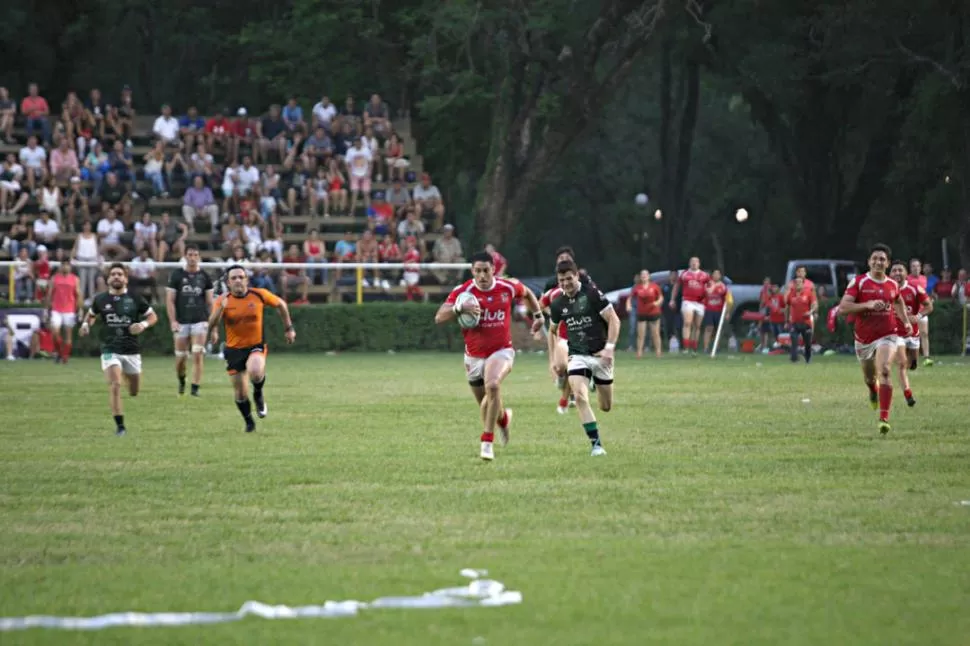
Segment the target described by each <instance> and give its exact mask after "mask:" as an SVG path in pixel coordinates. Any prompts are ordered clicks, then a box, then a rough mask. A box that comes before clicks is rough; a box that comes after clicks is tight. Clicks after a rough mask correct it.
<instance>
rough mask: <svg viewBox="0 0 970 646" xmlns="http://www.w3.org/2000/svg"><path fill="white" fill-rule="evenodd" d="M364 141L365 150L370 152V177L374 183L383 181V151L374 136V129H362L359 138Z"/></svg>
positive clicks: (368, 127)
mask: <svg viewBox="0 0 970 646" xmlns="http://www.w3.org/2000/svg"><path fill="white" fill-rule="evenodd" d="M361 138H362V139H363V140H364V145H365V146H366V147H367V150H369V151H370V155H371V161H372V163H371V169H372V170H371V177H372V178H374V181H376V182H382V181H384V175H383V170H384V158H383V152H384V151H383V150H382V149H381V145H380V143H378V141H377V137H375V136H374V129H373V128H371V127H370V126H367V127H366V128H364V134H363V136H362V137H361Z"/></svg>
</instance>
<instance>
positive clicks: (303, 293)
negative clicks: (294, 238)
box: [280, 244, 310, 305]
mask: <svg viewBox="0 0 970 646" xmlns="http://www.w3.org/2000/svg"><path fill="white" fill-rule="evenodd" d="M283 262H284V263H287V264H296V263H302V262H303V256H301V255H300V247H298V246H297V245H295V244H292V245H290V248H289V249H287V250H286V255H285V256H284V257H283ZM297 285H298V286H299V287H300V298H298V299H297V300H296V301H294V304H295V305H299V304H303V303H306V302H307V295H308V293H309V287H310V279H309V278H308V277H307V273H306V269H302V268H301V269H296V268H293V269H284V270H283V271H282V272H281V273H280V294H281V295H282V296H283V299H284V300H285V299H286V297H287V296H289V293H290V292H289V290H290V288H291V287H294V286H297Z"/></svg>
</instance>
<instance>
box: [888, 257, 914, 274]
mask: <svg viewBox="0 0 970 646" xmlns="http://www.w3.org/2000/svg"><path fill="white" fill-rule="evenodd" d="M910 262H912V261H910ZM896 265H899V266H900V267H902V268H903V269H905V270H906V272H907V273H908V272H909V265H908V264H906V261H905V260H901V259H899V258H897V259H896V260H893V261H892V262H891V263H890V264H889V268H890V269H892V268H893V267H895V266H896Z"/></svg>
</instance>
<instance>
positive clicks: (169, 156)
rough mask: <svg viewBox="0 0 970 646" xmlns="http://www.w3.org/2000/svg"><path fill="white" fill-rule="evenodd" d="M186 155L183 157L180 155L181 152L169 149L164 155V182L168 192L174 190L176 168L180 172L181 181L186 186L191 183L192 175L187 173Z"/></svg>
mask: <svg viewBox="0 0 970 646" xmlns="http://www.w3.org/2000/svg"><path fill="white" fill-rule="evenodd" d="M187 156H188V153H186V154H185V156H183V155H182V151H181V150H177V149H171V150H170V151H169V152H168V153H166V155H165V182H166V185H167V186H168V190H169V191H172V190H174V186H175V169H176V168H178V169H179V170H181V171H182V179H183V180H184V181H185V183H186V184H189V183H190V181H191V177H192V174H191V173H190V172H189V165H188V163H187V162H186V161H185V159H186V157H187Z"/></svg>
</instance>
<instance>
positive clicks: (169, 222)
mask: <svg viewBox="0 0 970 646" xmlns="http://www.w3.org/2000/svg"><path fill="white" fill-rule="evenodd" d="M188 237H189V228H188V227H187V226H185V225H184V224H183V223H181V222H176V221H175V220H173V219H171V217H169V215H168V212H165V213H162V221H161V222H160V223H159V225H158V255H157V256H156V258H155V259H156V260H158V262H165V258H166V257H168V254H169V253H171V254H173V255H174V256H175V257H176V258H181V257H182V256H184V255H185V241H186V239H187V238H188Z"/></svg>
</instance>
